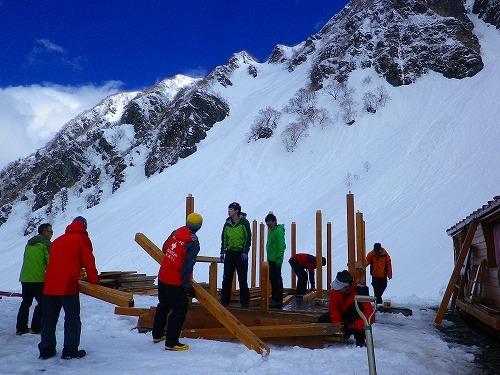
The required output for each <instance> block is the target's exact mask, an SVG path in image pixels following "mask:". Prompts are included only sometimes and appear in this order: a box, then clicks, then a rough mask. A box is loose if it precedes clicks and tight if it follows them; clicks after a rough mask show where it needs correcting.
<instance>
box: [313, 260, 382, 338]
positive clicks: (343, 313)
mask: <svg viewBox="0 0 500 375" xmlns="http://www.w3.org/2000/svg"><path fill="white" fill-rule="evenodd" d="M357 295H368V287H367V286H366V285H362V284H358V283H357V282H356V279H355V278H354V277H353V276H351V274H350V273H349V271H347V270H343V271H341V272H338V273H337V277H336V278H335V280H334V281H333V282H332V291H331V293H330V302H329V304H328V312H326V313H325V314H323V315H321V316H320V317H319V318H318V322H319V323H325V322H333V323H342V329H343V331H344V339H348V338H350V337H351V335H354V339H355V340H356V346H360V347H364V346H366V341H365V340H366V334H365V323H364V321H363V319H362V318H361V317H360V316H359V314H358V311H357V310H356V306H355V302H354V297H355V296H357ZM359 307H360V310H361V311H362V312H363V314H364V315H365V316H366V318H367V319H368V318H369V317H370V315H371V314H373V306H372V305H371V303H368V302H361V304H360V305H359ZM373 322H375V316H373V317H372V319H371V321H370V323H373Z"/></svg>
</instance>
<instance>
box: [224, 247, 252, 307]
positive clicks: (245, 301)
mask: <svg viewBox="0 0 500 375" xmlns="http://www.w3.org/2000/svg"><path fill="white" fill-rule="evenodd" d="M241 254H243V250H240V251H231V250H228V251H226V256H225V258H224V276H223V277H222V290H221V303H222V304H223V305H227V304H229V302H231V289H232V287H233V275H234V271H235V270H236V272H237V273H238V282H239V284H240V303H241V306H248V305H249V303H250V292H249V290H248V281H247V274H248V262H243V261H242V260H241Z"/></svg>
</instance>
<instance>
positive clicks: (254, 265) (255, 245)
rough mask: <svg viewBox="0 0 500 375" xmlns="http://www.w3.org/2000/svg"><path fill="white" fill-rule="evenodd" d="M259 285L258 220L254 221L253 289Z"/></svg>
mask: <svg viewBox="0 0 500 375" xmlns="http://www.w3.org/2000/svg"><path fill="white" fill-rule="evenodd" d="M256 283H257V220H254V221H252V282H251V286H252V288H255V286H256Z"/></svg>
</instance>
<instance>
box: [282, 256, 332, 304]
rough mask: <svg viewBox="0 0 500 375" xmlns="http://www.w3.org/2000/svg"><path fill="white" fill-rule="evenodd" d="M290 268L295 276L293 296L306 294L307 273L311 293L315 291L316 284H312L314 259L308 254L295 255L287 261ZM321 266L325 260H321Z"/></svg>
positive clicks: (323, 258)
mask: <svg viewBox="0 0 500 375" xmlns="http://www.w3.org/2000/svg"><path fill="white" fill-rule="evenodd" d="M288 263H290V266H291V267H292V269H293V270H294V271H295V275H297V279H298V280H297V289H296V291H295V295H296V296H297V297H302V296H303V295H304V294H306V288H307V272H306V269H307V270H308V273H309V282H310V283H311V291H313V290H316V283H315V282H314V269H315V268H316V257H315V256H314V255H310V254H300V253H299V254H295V255H292V257H291V258H290V259H289V260H288ZM321 264H322V265H323V266H324V265H325V264H326V258H325V257H322V258H321Z"/></svg>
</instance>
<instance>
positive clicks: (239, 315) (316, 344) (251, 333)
mask: <svg viewBox="0 0 500 375" xmlns="http://www.w3.org/2000/svg"><path fill="white" fill-rule="evenodd" d="M347 199H348V227H349V228H350V229H349V230H348V243H349V244H350V245H349V249H350V250H349V253H348V254H349V265H351V266H352V267H354V269H353V270H352V273H353V274H354V275H356V277H357V278H358V280H359V279H360V280H365V277H364V272H365V266H364V258H365V249H366V246H365V244H364V221H362V214H361V213H359V212H358V213H357V214H356V216H355V215H354V196H353V195H352V194H351V193H349V194H348V198H347ZM191 212H194V197H193V196H192V195H191V194H189V195H188V197H187V198H186V215H188V214H190V213H191ZM354 217H356V223H354ZM351 221H352V223H351ZM355 227H356V230H354V228H355ZM252 228H253V231H252V240H253V241H252V257H251V263H252V267H251V274H250V278H251V295H252V291H255V293H254V297H253V298H252V299H251V303H250V306H254V307H255V306H259V305H260V309H257V310H256V309H255V308H254V307H250V308H249V309H243V308H239V307H228V308H226V307H224V306H222V305H221V304H220V303H219V302H218V300H217V298H218V290H217V266H218V263H220V260H219V258H217V257H204V256H198V257H197V262H208V263H210V266H209V282H208V286H206V287H205V288H204V287H202V286H201V285H200V284H198V283H196V282H195V281H193V282H192V284H193V288H194V290H195V292H196V295H197V297H196V299H197V301H198V302H199V303H192V304H191V306H190V309H189V312H188V315H187V318H186V322H185V324H184V327H183V331H182V333H181V335H182V336H183V337H193V338H194V337H196V338H206V339H235V338H236V339H238V340H240V341H241V342H242V343H243V344H244V345H245V346H247V348H249V349H251V350H255V351H256V352H258V353H260V354H262V355H267V354H269V352H270V349H269V347H268V346H267V345H266V344H265V343H264V342H263V341H265V342H267V343H275V344H284V345H300V346H303V347H309V348H322V347H323V343H324V341H343V333H342V331H341V326H340V324H333V323H317V319H318V317H319V315H321V314H322V313H323V311H321V312H313V311H308V312H304V311H301V312H294V311H285V310H280V311H275V310H272V311H269V299H270V284H269V270H268V265H267V262H265V261H264V246H265V235H266V230H265V225H264V224H263V223H261V224H260V225H258V223H257V221H255V220H254V221H253V223H252ZM257 228H259V229H260V234H259V236H258V235H257ZM296 234H297V229H296V223H295V222H293V223H292V225H291V236H292V237H291V245H292V246H291V253H292V254H295V253H296ZM322 238H323V229H322V213H321V211H320V210H318V211H317V212H316V260H317V271H316V272H317V282H316V284H317V292H315V293H312V294H311V299H315V302H316V303H317V304H321V305H322V303H321V302H324V300H323V299H322V298H323V294H324V293H328V292H329V289H330V284H331V280H332V275H331V274H332V255H331V251H332V247H331V241H332V229H331V223H330V222H328V223H327V246H326V248H327V251H326V252H327V254H326V255H327V256H326V259H327V267H326V270H327V275H326V279H327V283H328V285H327V288H326V289H325V288H323V267H322V260H321V258H322V256H323V240H322ZM135 240H136V242H137V243H138V244H139V245H140V246H141V247H142V248H143V249H144V250H145V251H146V252H147V253H148V254H149V255H150V256H151V257H152V258H153V259H154V260H155V261H157V262H158V263H159V264H161V260H162V258H163V253H162V252H161V250H160V249H159V248H158V247H157V246H156V245H155V244H154V243H153V242H151V241H150V240H149V239H148V238H147V237H146V236H145V235H144V234H142V233H137V234H136V237H135ZM356 242H357V244H358V247H357V251H356V249H355V248H354V246H355V244H356ZM257 245H258V247H259V248H258V249H257ZM257 254H259V260H257ZM257 271H259V278H257ZM235 279H236V278H235ZM257 280H258V281H259V286H257V285H256V284H257ZM295 285H296V284H295V275H294V274H293V271H292V289H291V290H289V292H291V293H294V292H295V291H294V289H295ZM285 291H286V290H285ZM237 293H238V292H237V291H236V290H235V286H233V295H235V294H236V295H237ZM292 298H293V295H289V296H286V297H285V298H284V301H283V303H284V304H286V303H288V301H290V300H291V299H292ZM305 300H306V299H304V301H305ZM110 302H111V301H110ZM116 304H117V305H118V307H116V308H115V313H116V314H120V315H130V316H138V317H139V319H138V324H137V327H138V329H140V330H150V329H152V325H153V319H154V314H155V311H156V308H155V307H151V308H149V309H144V308H133V307H132V306H133V304H132V305H130V304H129V305H128V306H127V305H126V304H124V303H123V302H122V301H120V303H116Z"/></svg>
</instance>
